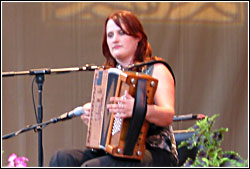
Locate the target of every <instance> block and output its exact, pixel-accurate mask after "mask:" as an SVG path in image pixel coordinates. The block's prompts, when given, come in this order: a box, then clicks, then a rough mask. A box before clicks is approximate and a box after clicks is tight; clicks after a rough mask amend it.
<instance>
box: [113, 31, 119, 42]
mask: <svg viewBox="0 0 250 169" xmlns="http://www.w3.org/2000/svg"><path fill="white" fill-rule="evenodd" d="M112 41H113V43H115V42H118V41H119V35H118V34H117V33H115V34H114V36H113V39H112Z"/></svg>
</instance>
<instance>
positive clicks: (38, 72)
mask: <svg viewBox="0 0 250 169" xmlns="http://www.w3.org/2000/svg"><path fill="white" fill-rule="evenodd" d="M97 68H99V67H98V66H95V65H89V64H86V65H85V66H83V67H72V68H59V69H49V68H45V69H31V70H29V71H19V72H14V71H11V72H3V73H2V77H9V76H16V75H35V76H36V83H37V86H38V106H37V110H38V115H37V116H38V118H37V123H42V120H43V105H42V90H43V83H44V80H45V78H44V75H45V74H52V73H57V74H60V73H69V72H77V71H93V70H95V69H97ZM39 126H40V125H38V127H37V131H38V163H39V165H38V166H39V167H42V166H43V144H42V128H41V127H39Z"/></svg>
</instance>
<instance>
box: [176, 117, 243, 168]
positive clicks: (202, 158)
mask: <svg viewBox="0 0 250 169" xmlns="http://www.w3.org/2000/svg"><path fill="white" fill-rule="evenodd" d="M218 116H219V114H215V115H213V116H212V117H210V118H208V117H205V118H204V119H203V120H199V121H197V122H196V124H195V125H194V126H192V127H191V128H189V129H190V130H193V131H195V133H194V135H193V136H192V137H190V138H188V139H187V140H185V141H182V142H181V143H180V145H179V146H178V148H181V147H183V146H186V147H187V148H188V149H192V148H194V147H198V151H197V154H196V157H195V159H194V160H193V159H191V158H188V159H187V160H186V162H185V163H184V164H183V166H184V167H229V166H230V167H244V166H247V160H244V159H243V158H242V157H241V156H240V155H239V154H238V153H236V152H234V151H222V148H221V147H220V145H221V142H222V141H223V139H224V132H227V131H228V128H220V129H216V130H213V131H212V130H211V128H212V126H213V124H214V123H215V118H216V117H218Z"/></svg>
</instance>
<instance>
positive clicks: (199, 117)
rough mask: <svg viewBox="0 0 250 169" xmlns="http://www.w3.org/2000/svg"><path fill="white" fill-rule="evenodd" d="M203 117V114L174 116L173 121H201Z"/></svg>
mask: <svg viewBox="0 0 250 169" xmlns="http://www.w3.org/2000/svg"><path fill="white" fill-rule="evenodd" d="M205 117H206V116H205V115H204V114H187V115H180V116H174V120H173V121H185V120H202V119H204V118H205Z"/></svg>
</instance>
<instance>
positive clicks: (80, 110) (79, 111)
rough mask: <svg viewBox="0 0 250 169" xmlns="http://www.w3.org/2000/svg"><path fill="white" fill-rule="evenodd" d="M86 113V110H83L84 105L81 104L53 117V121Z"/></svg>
mask: <svg viewBox="0 0 250 169" xmlns="http://www.w3.org/2000/svg"><path fill="white" fill-rule="evenodd" d="M85 113H86V112H85V111H84V110H83V107H82V106H79V107H77V108H75V109H74V110H72V111H70V112H66V113H64V114H62V115H61V116H59V117H57V118H53V119H51V121H53V122H57V121H62V120H68V119H71V118H73V117H77V116H81V115H82V114H85Z"/></svg>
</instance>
